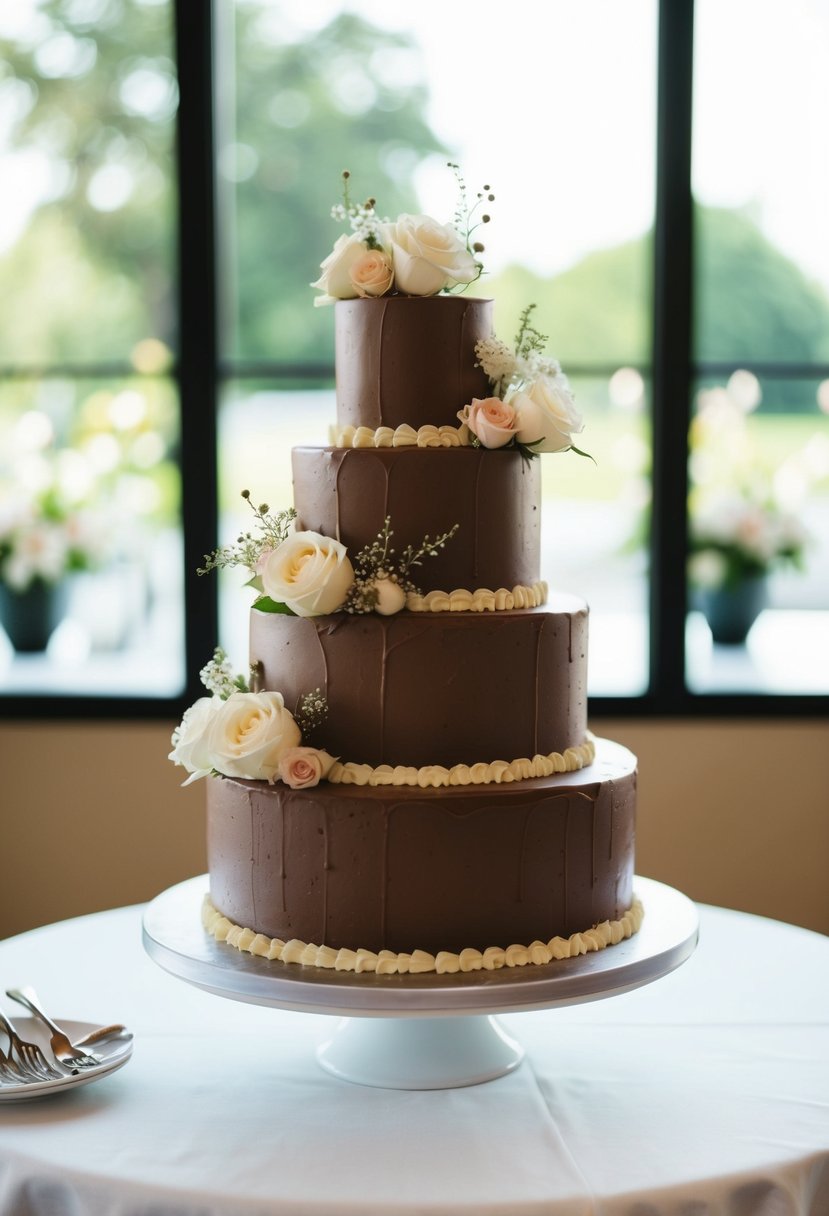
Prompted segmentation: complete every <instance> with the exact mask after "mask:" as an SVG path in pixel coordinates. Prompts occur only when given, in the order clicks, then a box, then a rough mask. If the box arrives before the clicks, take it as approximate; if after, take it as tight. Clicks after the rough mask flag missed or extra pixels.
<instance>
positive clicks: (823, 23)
mask: <svg viewBox="0 0 829 1216" xmlns="http://www.w3.org/2000/svg"><path fill="white" fill-rule="evenodd" d="M695 20H696V31H697V32H696V47H695V54H696V59H695V68H696V71H695V79H694V97H695V105H694V156H693V188H694V194H695V197H696V200H697V204H698V210H697V228H696V250H697V257H698V267H697V281H696V297H697V300H696V313H697V316H696V321H697V325H696V353H697V357H698V358H699V359H701V360H727V361H729V362H731V361H734V360H739V361H746V360H758V361H763V362H768V361H796V362H811V361H821V360H823V361H826V360H827V359H829V241H827V239H826V216H827V215H829V141H828V140H827V139H826V115H827V113H829V75H827V72H826V50H827V47H829V7H827V6H826V5H825V4H821V3H819V2H818V0H768V2H767V3H765V4H756V3H752V0H698V3H697V5H696V18H695Z"/></svg>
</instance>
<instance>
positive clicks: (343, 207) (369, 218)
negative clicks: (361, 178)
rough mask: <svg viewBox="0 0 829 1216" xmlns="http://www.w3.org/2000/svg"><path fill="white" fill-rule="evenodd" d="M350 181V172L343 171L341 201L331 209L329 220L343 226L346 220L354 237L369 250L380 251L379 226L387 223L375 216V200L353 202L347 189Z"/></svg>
mask: <svg viewBox="0 0 829 1216" xmlns="http://www.w3.org/2000/svg"><path fill="white" fill-rule="evenodd" d="M350 181H351V172H350V170H348V169H343V172H342V183H343V201H342V202H341V203H335V204H334V206H333V207H332V208H331V218H332V219H335V220H336V221H337V222H338V223H339V224H344V223H345V222H346V220H347V221H348V223H349V225H350V227H351V230H352V232H353V233H354V234H355V236H358V237H359V238H360V240H361V241H365V243H366V245H367V247H368V248H369V249H381V248H382V245H381V243H380V225H381V224H384V223H385V224H387V223H388V222H389V221H388V220H387V219H386V220H382V219H381V218H380V216H379V215H378V214H377V210H376V208H377V199H375V198H367V199H366V201H365V202H364V203H355V202H354V200H353V199H352V197H351V191H350V189H349V182H350Z"/></svg>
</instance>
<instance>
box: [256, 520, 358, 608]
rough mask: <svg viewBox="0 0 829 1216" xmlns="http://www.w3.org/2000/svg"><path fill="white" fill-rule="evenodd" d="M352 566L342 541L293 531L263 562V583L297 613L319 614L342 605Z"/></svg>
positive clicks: (316, 534)
mask: <svg viewBox="0 0 829 1216" xmlns="http://www.w3.org/2000/svg"><path fill="white" fill-rule="evenodd" d="M353 582H354V568H353V566H352V565H351V562H350V561H349V560H348V556H347V554H346V549H345V545H341V544H340V542H339V541H338V540H332V539H331V538H330V537H329V536H320V535H319V533H318V532H294V533H292V535H290V536H289V537H288V538H287V539H286V540H284V541H283V542H282V544H281V545H278V546H277V548H276V549H274V550H273V552H272V553H269V554H268V557H267V559H266V561H265V563H264V565H263V566H262V587H263V589H264V591H265V594H266V595H269V596H270V597H271V599H272V600H276V601H277V603H280V604H287V605H288V607H289V608H290V609H291V611H292V612H295V613H296V614H297V616H322V615H323V614H324V613H327V612H336V611H337V609H338V608H341V607H342V605H343V603H344V601H345V598H346V596H347V595H348V592H349V590H350V589H351V584H352V583H353Z"/></svg>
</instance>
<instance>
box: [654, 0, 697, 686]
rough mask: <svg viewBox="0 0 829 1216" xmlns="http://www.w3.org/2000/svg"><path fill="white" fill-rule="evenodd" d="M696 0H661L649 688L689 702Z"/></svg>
mask: <svg viewBox="0 0 829 1216" xmlns="http://www.w3.org/2000/svg"><path fill="white" fill-rule="evenodd" d="M693 26H694V3H693V0H660V5H659V51H658V54H659V63H658V92H657V131H656V140H657V156H656V164H657V170H656V205H655V223H654V277H653V314H654V315H653V499H652V503H653V506H652V515H651V538H650V545H651V584H650V612H651V631H650V672H651V676H650V687H651V695H652V697H653V698H654V699H655V701H656V703H657V704H663V705H665V706H666V707H668V706H670V705H671V704H673V705H675V704H676V703H677V702H678V701H684V700H685V615H686V606H687V605H686V585H685V564H686V543H685V537H686V533H687V497H688V422H689V410H690V374H691V333H692V329H691V327H692V309H693V305H692V300H693V295H692V293H693V213H692V198H691V117H692V80H693Z"/></svg>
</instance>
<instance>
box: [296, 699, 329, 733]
mask: <svg viewBox="0 0 829 1216" xmlns="http://www.w3.org/2000/svg"><path fill="white" fill-rule="evenodd" d="M327 717H328V702H327V701H326V699H325V697H324V695H323V693H322V691H321V689H319V688H315V689H314V691H313V692H306V693H304V694H303V695H302V696H301V697H300V698H299V700H298V702H297V706H296V709H295V710H294V718H295V719H296V724H297V726H298V727H299V729H300V731H301V732H302V740H303V743H307V742H308V739H309V738H310V737H311V736H312V735H313V734H314V731H315V730H317V729H318V728H319V727H320V726H322V724H323V722H324V721H325V719H326V718H327Z"/></svg>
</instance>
